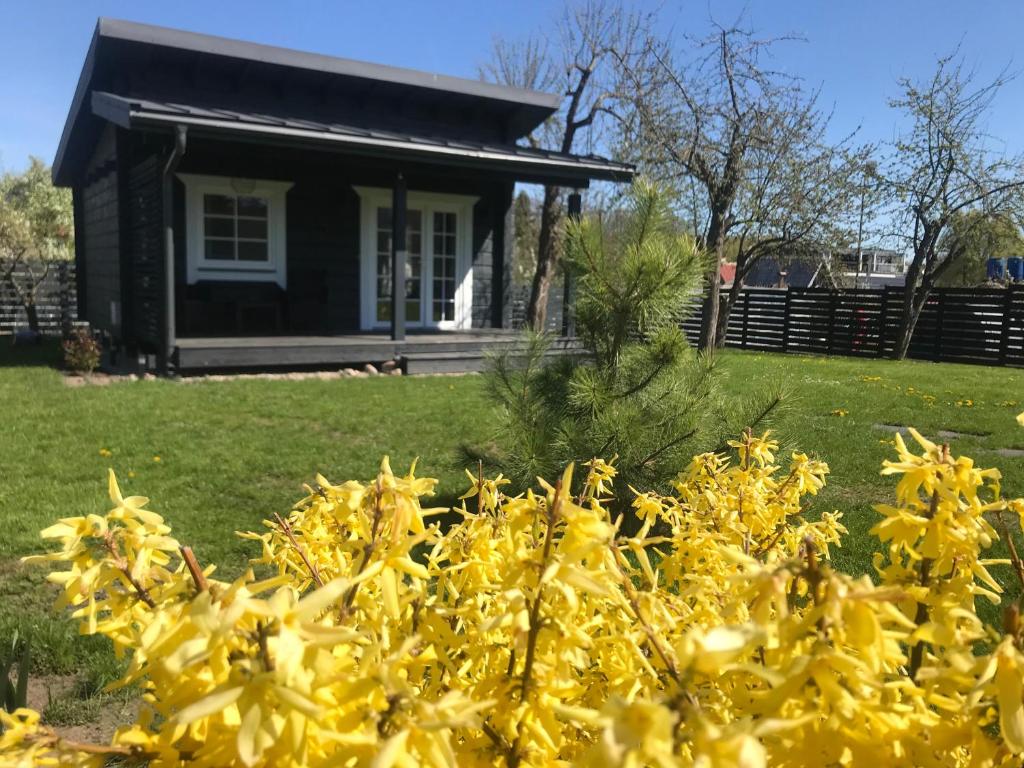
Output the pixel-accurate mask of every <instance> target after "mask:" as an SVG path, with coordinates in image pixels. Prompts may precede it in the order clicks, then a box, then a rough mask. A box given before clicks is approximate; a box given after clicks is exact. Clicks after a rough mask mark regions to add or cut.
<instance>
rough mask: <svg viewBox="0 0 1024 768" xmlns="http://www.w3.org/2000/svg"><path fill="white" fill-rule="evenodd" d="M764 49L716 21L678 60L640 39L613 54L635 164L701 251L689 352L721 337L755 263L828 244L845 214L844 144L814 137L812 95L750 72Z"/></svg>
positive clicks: (819, 124) (850, 156)
mask: <svg viewBox="0 0 1024 768" xmlns="http://www.w3.org/2000/svg"><path fill="white" fill-rule="evenodd" d="M776 42H778V41H777V40H761V39H758V38H756V37H755V36H754V35H753V33H751V32H750V31H749V30H747V29H743V28H740V27H738V26H733V27H729V28H726V27H721V26H718V25H716V30H715V32H714V34H712V35H710V36H708V37H706V38H703V39H696V40H693V39H690V40H689V43H690V46H689V48H688V50H685V51H683V52H680V51H678V50H677V49H676V48H675V47H674V46H673V44H672V42H671V41H670V40H667V39H664V38H661V37H657V36H650V37H648V39H647V40H646V43H645V44H644V45H643V46H642V47H641V48H639V49H638V50H637V51H634V52H633V53H632V54H630V55H620V57H619V61H620V64H621V72H622V77H623V81H624V82H623V85H622V87H621V88H622V91H623V92H627V91H628V92H630V93H631V94H633V102H634V104H635V107H636V110H635V122H634V123H633V124H632V125H625V124H624V127H625V128H626V129H627V130H631V131H633V132H634V138H633V139H632V141H631V142H630V144H631V145H632V146H633V147H634V148H635V149H636V150H637V154H638V156H637V160H638V161H639V162H640V163H641V164H642V165H643V166H644V167H645V168H647V169H648V170H649V171H650V172H652V173H653V174H654V175H655V176H657V177H659V178H660V179H662V180H664V181H668V182H671V183H673V184H675V186H676V187H677V188H678V189H683V190H686V191H687V192H688V193H689V196H688V198H687V200H685V201H684V203H685V205H686V207H687V208H688V209H689V211H690V213H689V216H691V217H692V218H693V220H694V223H695V229H697V230H698V231H697V235H698V240H699V241H700V243H701V245H702V246H703V247H704V249H705V250H706V251H707V252H708V253H709V254H710V255H711V258H710V259H709V261H708V268H707V273H706V275H705V282H706V284H707V294H706V297H705V300H704V309H703V314H702V319H701V334H700V347H701V349H710V348H712V347H714V346H715V345H716V343H719V342H720V341H721V340H722V339H723V337H724V329H725V328H726V326H727V323H728V316H729V311H730V309H731V307H732V305H733V303H734V302H735V299H736V297H737V296H738V294H739V291H740V289H741V288H742V285H743V280H744V278H745V277H747V275H748V274H749V273H750V270H751V269H752V268H753V267H754V266H755V264H756V263H757V262H758V261H759V260H760V259H762V258H764V257H767V256H769V255H777V256H783V255H790V254H791V253H792V252H794V251H797V250H800V249H803V248H806V247H808V246H809V244H812V243H814V244H815V247H819V248H822V247H827V243H828V242H829V241H830V240H831V239H833V238H834V237H837V236H838V235H837V230H838V228H839V224H840V222H841V220H842V218H843V215H844V213H845V211H846V210H848V207H849V200H848V197H849V194H850V187H849V184H848V183H846V182H847V179H848V177H849V175H850V174H851V173H852V172H853V170H854V169H855V168H856V167H857V164H858V163H859V162H861V161H862V159H863V158H862V154H863V153H856V152H851V151H850V150H849V146H848V145H849V140H848V139H847V140H844V141H842V142H839V143H838V144H837V145H833V144H830V143H829V142H828V141H826V137H825V133H826V129H827V127H828V122H829V116H828V115H826V114H824V113H822V111H821V110H820V109H819V108H818V105H817V100H818V99H817V94H816V93H807V92H806V91H805V90H804V88H803V86H802V84H801V82H800V81H799V80H797V79H795V78H793V77H790V76H787V75H784V74H782V73H779V72H776V71H774V70H771V69H769V68H768V67H766V66H765V65H763V64H762V60H763V59H765V58H766V57H767V55H768V53H769V52H770V48H771V46H772V45H774V44H775V43H776ZM694 188H696V189H697V190H698V191H699V195H697V196H695V195H694V194H693V191H694ZM698 210H699V213H698ZM698 222H700V226H696V225H697V223H698ZM727 251H729V252H731V253H735V254H736V279H735V281H734V283H733V287H732V289H731V290H730V291H729V292H728V293H727V294H726V295H725V296H724V299H723V297H722V296H720V289H721V276H720V269H721V264H722V263H723V261H724V260H725V257H726V252H727Z"/></svg>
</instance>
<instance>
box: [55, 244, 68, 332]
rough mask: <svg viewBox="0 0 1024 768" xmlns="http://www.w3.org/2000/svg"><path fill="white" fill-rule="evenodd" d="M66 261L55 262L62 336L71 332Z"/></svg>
mask: <svg viewBox="0 0 1024 768" xmlns="http://www.w3.org/2000/svg"><path fill="white" fill-rule="evenodd" d="M68 263H69V262H66V261H61V262H59V263H58V264H57V296H58V301H59V302H60V332H61V335H62V336H68V335H70V334H71V306H70V305H71V302H70V300H69V291H70V288H69V286H68Z"/></svg>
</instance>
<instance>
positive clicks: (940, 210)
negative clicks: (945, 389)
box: [886, 53, 1024, 359]
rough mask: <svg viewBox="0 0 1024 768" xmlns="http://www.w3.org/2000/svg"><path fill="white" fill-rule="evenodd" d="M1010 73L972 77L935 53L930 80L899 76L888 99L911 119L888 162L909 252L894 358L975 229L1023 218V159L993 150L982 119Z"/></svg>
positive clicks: (902, 353)
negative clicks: (898, 89) (983, 80)
mask: <svg viewBox="0 0 1024 768" xmlns="http://www.w3.org/2000/svg"><path fill="white" fill-rule="evenodd" d="M1008 79H1009V78H1008V76H1007V75H1006V74H1005V73H1004V74H1002V75H1000V76H999V77H997V78H995V79H994V80H992V81H990V82H987V83H984V84H982V85H980V86H979V85H976V84H975V76H974V74H973V73H972V72H969V71H967V70H965V69H964V65H963V61H962V59H960V58H959V55H958V54H956V53H954V54H953V55H952V56H948V57H945V58H943V59H940V60H939V61H938V64H937V66H936V69H935V73H934V75H933V76H932V77H931V79H930V80H928V81H926V82H924V83H916V82H913V81H911V80H910V79H906V78H904V79H902V80H901V81H900V87H901V89H902V91H903V93H902V95H901V96H899V97H898V98H896V99H893V100H892V101H891V102H890V105H891V106H892V107H894V108H896V109H899V110H901V111H903V113H904V114H905V115H906V116H907V117H908V118H909V123H910V125H909V128H908V129H907V131H906V132H905V133H904V134H903V135H901V136H900V137H899V138H898V139H897V140H896V141H895V143H894V146H893V150H894V152H893V154H892V157H891V158H890V160H889V162H888V167H887V169H886V185H887V188H888V191H889V193H890V195H891V199H892V201H893V223H894V224H895V229H896V233H897V236H898V237H899V238H900V239H901V240H902V242H903V243H904V244H905V246H906V250H907V252H908V253H909V254H910V264H909V265H908V267H907V278H906V289H905V291H904V295H903V312H902V316H901V319H900V325H899V329H898V332H897V337H896V346H895V348H894V353H893V354H894V357H896V358H897V359H902V358H904V357H906V355H907V349H908V348H909V346H910V339H911V337H912V336H913V333H914V328H915V327H916V326H917V321H918V318H919V317H920V316H921V311H922V310H923V309H924V307H925V305H926V304H927V302H928V298H929V296H930V295H931V292H932V289H933V288H934V287H935V284H936V281H937V280H938V279H939V278H940V277H941V276H942V275H943V274H944V273H945V272H946V271H947V270H948V269H949V268H950V267H951V266H952V265H953V264H956V263H957V262H959V261H960V259H961V257H962V256H963V254H964V251H965V250H967V249H969V248H970V247H972V244H973V242H974V241H975V237H974V235H975V232H974V229H975V228H980V227H984V226H986V225H987V224H989V223H990V222H991V221H993V220H995V219H1009V220H1012V221H1015V222H1019V221H1020V219H1021V210H1022V202H1024V168H1022V164H1021V160H1020V159H1019V158H1007V157H1005V156H1003V155H1002V154H1000V153H998V152H996V151H994V150H993V148H992V147H991V146H990V144H991V142H990V138H989V137H988V136H987V135H986V133H985V127H984V121H985V118H986V117H987V115H988V113H989V111H990V109H991V107H992V103H993V100H994V99H995V97H996V95H997V94H998V93H999V90H1000V88H1002V86H1003V85H1004V84H1005V83H1006V82H1007V80H1008ZM965 214H972V215H971V216H965ZM954 224H957V225H958V226H955V227H954V226H953V225H954Z"/></svg>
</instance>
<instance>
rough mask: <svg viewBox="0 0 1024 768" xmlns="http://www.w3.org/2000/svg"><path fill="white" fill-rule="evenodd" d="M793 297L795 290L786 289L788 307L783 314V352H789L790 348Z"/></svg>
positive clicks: (786, 306)
mask: <svg viewBox="0 0 1024 768" xmlns="http://www.w3.org/2000/svg"><path fill="white" fill-rule="evenodd" d="M792 295H793V289H792V288H787V289H786V305H785V310H784V311H783V313H782V351H783V352H786V351H788V347H789V303H790V302H789V299H790V296H792Z"/></svg>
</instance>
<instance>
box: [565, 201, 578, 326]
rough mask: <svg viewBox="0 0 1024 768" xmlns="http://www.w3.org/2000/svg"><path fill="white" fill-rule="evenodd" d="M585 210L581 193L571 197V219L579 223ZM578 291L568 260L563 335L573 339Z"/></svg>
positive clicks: (566, 262)
mask: <svg viewBox="0 0 1024 768" xmlns="http://www.w3.org/2000/svg"><path fill="white" fill-rule="evenodd" d="M582 210H583V199H582V198H581V197H580V193H579V192H573V193H572V194H570V195H569V219H570V220H572V221H579V218H580V214H581V213H582ZM575 301H576V291H575V289H574V286H573V284H572V270H571V269H570V268H569V262H568V261H567V260H563V261H562V335H563V336H565V337H567V338H572V337H573V336H575V335H576V312H575V307H574V306H573V305H574V303H575Z"/></svg>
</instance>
